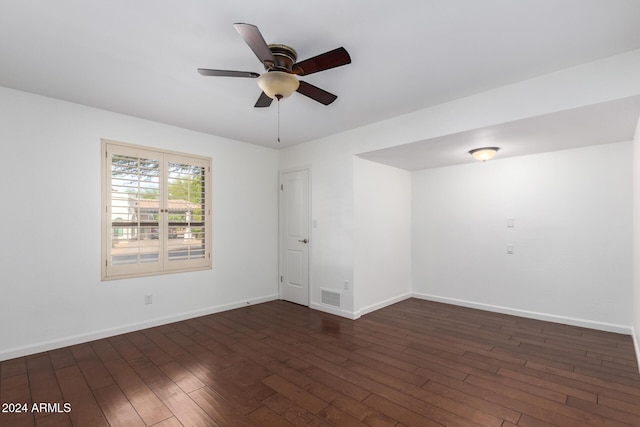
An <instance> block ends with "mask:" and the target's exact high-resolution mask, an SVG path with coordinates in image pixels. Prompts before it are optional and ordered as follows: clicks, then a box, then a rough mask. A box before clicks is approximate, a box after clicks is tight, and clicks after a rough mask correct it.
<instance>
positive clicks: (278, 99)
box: [278, 97, 280, 143]
mask: <svg viewBox="0 0 640 427" xmlns="http://www.w3.org/2000/svg"><path fill="white" fill-rule="evenodd" d="M279 142H280V97H278V143H279Z"/></svg>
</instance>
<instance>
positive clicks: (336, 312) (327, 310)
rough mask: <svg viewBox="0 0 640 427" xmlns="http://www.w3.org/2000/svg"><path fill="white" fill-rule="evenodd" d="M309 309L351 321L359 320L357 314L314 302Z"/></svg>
mask: <svg viewBox="0 0 640 427" xmlns="http://www.w3.org/2000/svg"><path fill="white" fill-rule="evenodd" d="M309 308H312V309H314V310H318V311H322V312H324V313H329V314H333V315H335V316H340V317H345V318H347V319H351V320H356V319H357V317H356V316H355V313H353V312H352V311H346V310H340V309H339V308H336V307H332V306H330V305H326V304H318V303H316V302H312V303H311V305H309Z"/></svg>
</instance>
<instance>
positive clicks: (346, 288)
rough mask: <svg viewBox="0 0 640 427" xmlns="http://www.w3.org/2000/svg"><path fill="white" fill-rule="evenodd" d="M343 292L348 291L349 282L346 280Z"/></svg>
mask: <svg viewBox="0 0 640 427" xmlns="http://www.w3.org/2000/svg"><path fill="white" fill-rule="evenodd" d="M344 290H345V291H348V290H349V281H348V280H345V281H344Z"/></svg>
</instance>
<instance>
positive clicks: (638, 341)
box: [631, 328, 640, 372]
mask: <svg viewBox="0 0 640 427" xmlns="http://www.w3.org/2000/svg"><path fill="white" fill-rule="evenodd" d="M637 332H638V331H636V330H635V328H631V338H633V348H634V349H635V350H636V361H637V362H638V372H640V337H638V335H637Z"/></svg>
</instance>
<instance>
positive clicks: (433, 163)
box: [358, 96, 640, 171]
mask: <svg viewBox="0 0 640 427" xmlns="http://www.w3.org/2000/svg"><path fill="white" fill-rule="evenodd" d="M639 117H640V96H632V97H628V98H622V99H619V100H615V101H610V102H603V103H600V104H595V105H590V106H588V107H582V108H575V109H572V110H565V111H561V112H558V113H552V114H545V115H542V116H538V117H532V118H528V119H522V120H516V121H513V122H509V123H502V124H499V125H495V126H489V127H485V128H479V129H474V130H471V131H466V132H460V133H456V134H451V135H445V136H441V137H437V138H431V139H428V140H424V141H416V142H413V143H410V144H403V145H398V146H395V147H390V148H385V149H381V150H375V151H370V152H368V153H362V154H359V155H358V156H359V157H361V158H363V159H366V160H371V161H374V162H378V163H383V164H386V165H389V166H394V167H397V168H401V169H406V170H409V171H416V170H421V169H431V168H436V167H443V166H452V165H458V164H464V163H473V162H477V160H475V159H474V158H473V157H471V155H469V150H472V149H474V148H480V147H487V146H491V147H499V150H498V152H497V153H496V156H495V157H494V160H492V161H495V160H499V159H505V158H508V157H516V156H524V155H528V154H537V153H545V152H550V151H558V150H567V149H571V148H578V147H586V146H590V145H599V144H608V143H612V142H621V141H630V140H632V139H633V136H634V132H635V129H636V124H637V123H638V118H639Z"/></svg>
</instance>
